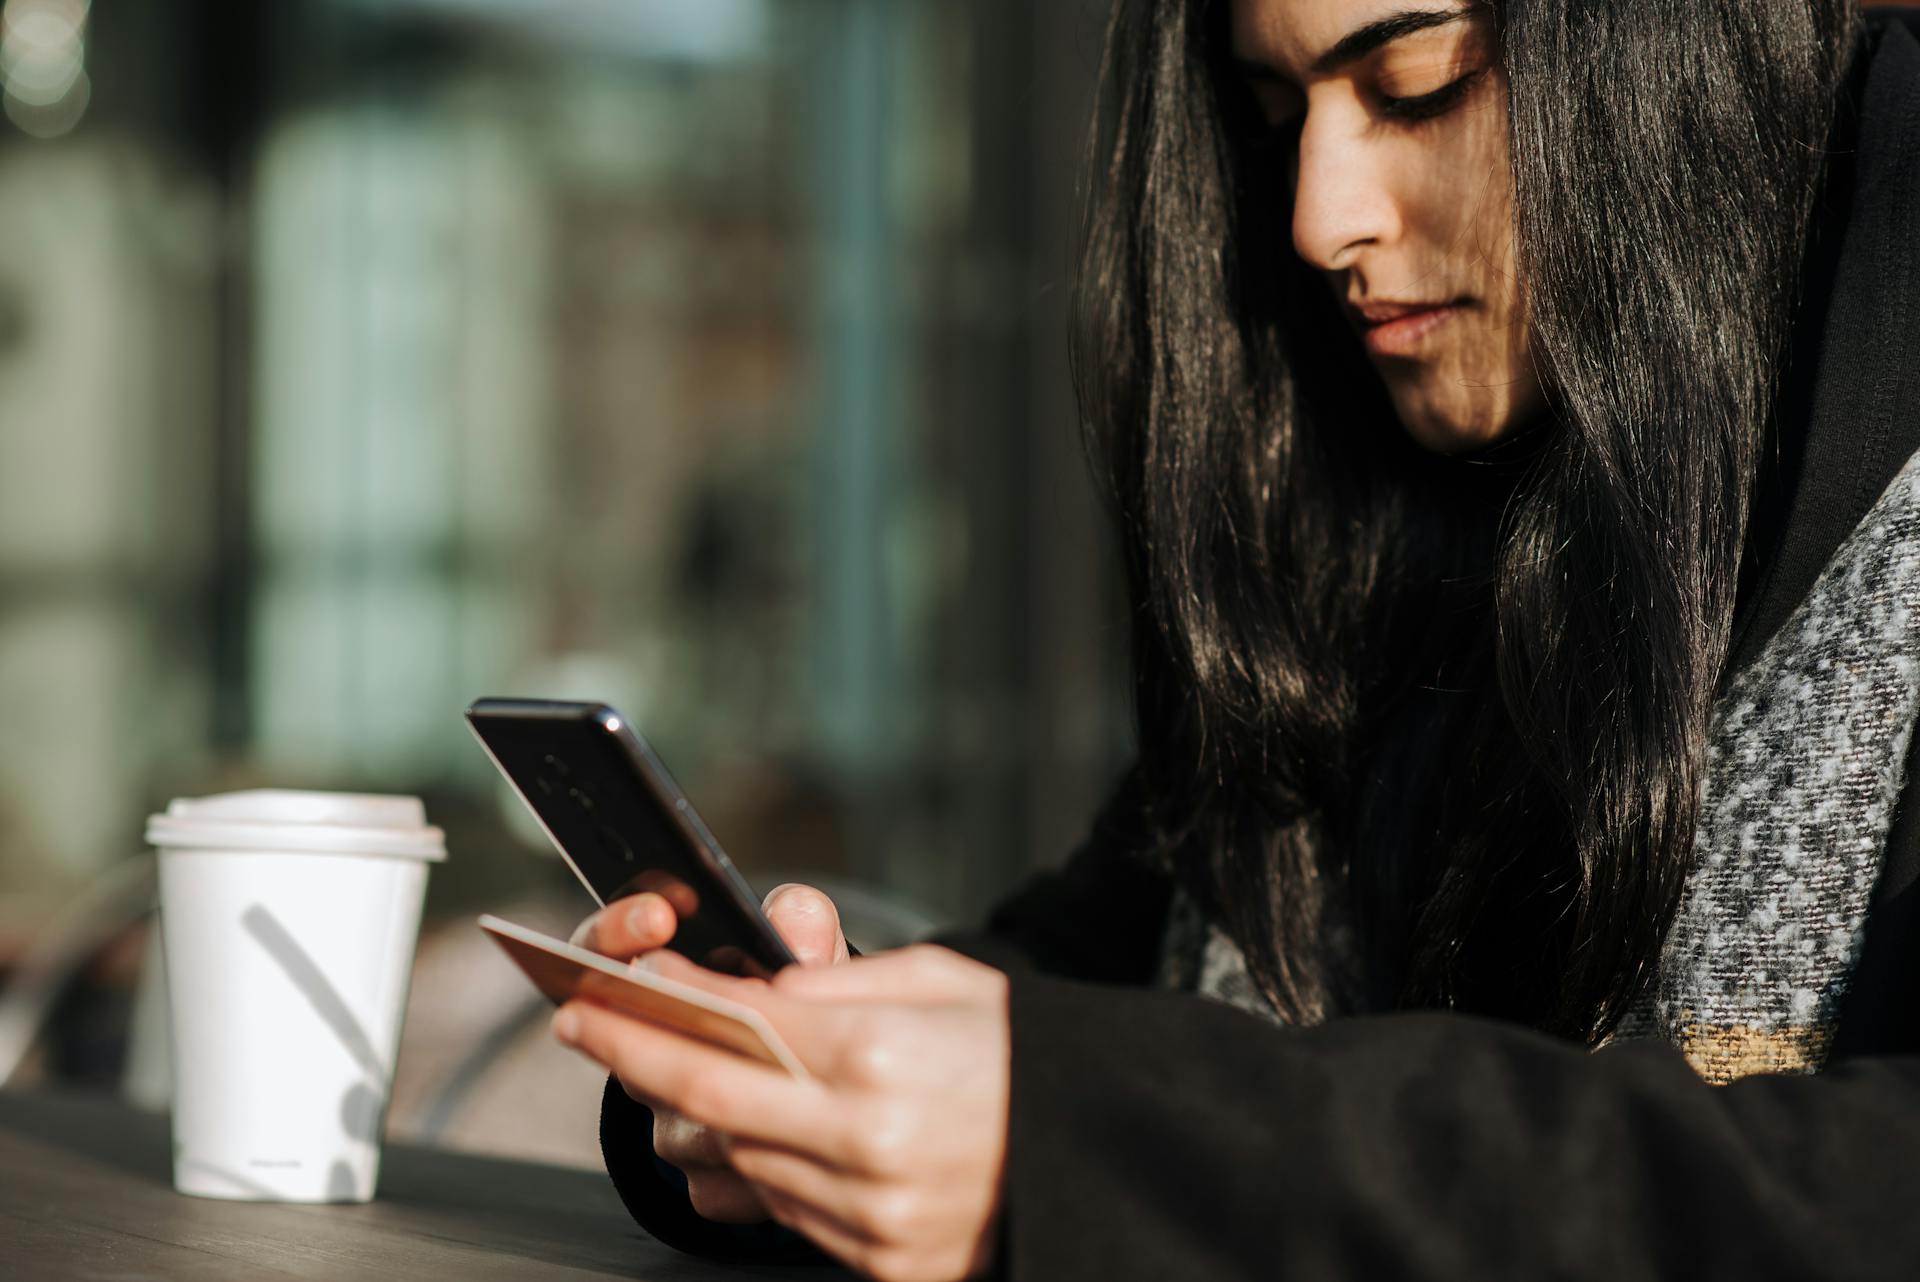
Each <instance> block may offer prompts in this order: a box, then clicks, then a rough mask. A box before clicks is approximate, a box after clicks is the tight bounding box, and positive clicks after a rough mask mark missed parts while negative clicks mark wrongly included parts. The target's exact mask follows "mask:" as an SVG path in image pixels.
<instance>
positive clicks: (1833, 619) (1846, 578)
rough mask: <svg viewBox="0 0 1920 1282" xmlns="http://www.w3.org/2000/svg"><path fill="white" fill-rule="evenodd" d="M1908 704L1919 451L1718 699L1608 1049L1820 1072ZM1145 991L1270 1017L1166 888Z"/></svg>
mask: <svg viewBox="0 0 1920 1282" xmlns="http://www.w3.org/2000/svg"><path fill="white" fill-rule="evenodd" d="M1917 709H1920V454H1915V455H1914V456H1913V457H1911V458H1909V459H1908V460H1907V463H1906V465H1905V467H1903V468H1902V469H1901V471H1900V473H1899V474H1898V475H1897V476H1896V477H1895V478H1894V480H1893V482H1892V483H1891V484H1890V485H1889V486H1888V487H1887V489H1886V490H1885V492H1883V493H1882V494H1881V496H1880V498H1879V500H1878V501H1877V502H1876V503H1875V504H1874V506H1873V508H1872V509H1871V510H1870V511H1869V512H1868V513H1867V515H1866V516H1865V517H1864V518H1863V519H1862V520H1861V521H1860V523H1859V524H1858V525H1857V526H1856V527H1855V528H1854V530H1853V532H1852V533H1851V534H1850V535H1849V536H1848V537H1847V539H1846V540H1845V541H1844V542H1843V543H1842V544H1841V545H1840V547H1839V548H1838V550H1836V551H1835V552H1834V554H1833V556H1832V557H1831V559H1829V561H1828V562H1827V564H1826V566H1825V567H1824V568H1823V569H1822V571H1821V573H1820V577H1819V578H1818V580H1816V582H1815V583H1814V585H1813V588H1812V590H1811V591H1810V592H1809V593H1808V594H1807V596H1806V597H1805V598H1804V599H1803V600H1802V601H1801V603H1800V605H1799V607H1798V608H1797V609H1796V610H1795V611H1794V612H1793V614H1792V616H1791V617H1790V618H1789V619H1788V620H1787V621H1786V623H1785V624H1784V625H1783V626H1782V627H1781V628H1780V629H1779V631H1778V632H1776V633H1775V634H1774V635H1773V637H1772V639H1771V640H1769V641H1768V643H1767V644H1766V646H1765V648H1763V649H1762V650H1761V652H1760V653H1759V655H1758V656H1756V658H1755V659H1754V661H1753V662H1752V663H1751V664H1749V665H1748V666H1747V667H1746V668H1744V669H1742V670H1741V671H1740V673H1739V674H1738V675H1737V676H1736V677H1735V678H1734V680H1733V681H1732V683H1731V684H1730V685H1729V686H1728V687H1727V689H1726V691H1725V692H1724V693H1723V694H1722V695H1721V697H1720V698H1719V700H1718V701H1717V702H1716V704H1715V705H1714V711H1713V722H1712V728H1711V734H1710V738H1709V746H1708V751H1707V772H1706V781H1705V785H1704V789H1703V792H1702V798H1701V806H1700V812H1699V821H1698V825H1697V828H1696V833H1695V840H1694V866H1693V870H1692V872H1691V873H1690V874H1689V876H1688V879H1687V883H1686V886H1685V890H1684V892H1683V898H1682V902H1681V905H1680V909H1679V912H1678V914H1677V916H1676V917H1675V919H1674V923H1673V926H1672V928H1671V930H1670V931H1669V932H1668V935H1667V939H1666V943H1665V946H1664V948H1663V950H1662V953H1661V956H1660V959H1659V963H1658V979H1657V981H1656V983H1655V984H1654V986H1653V987H1652V989H1651V990H1650V991H1649V992H1648V994H1647V995H1646V997H1645V998H1643V999H1642V1001H1641V1002H1640V1003H1639V1004H1638V1005H1637V1006H1636V1007H1635V1008H1634V1009H1633V1010H1632V1011H1631V1012H1630V1013H1629V1014H1628V1016H1627V1018H1626V1019H1625V1020H1624V1021H1623V1023H1622V1025H1621V1028H1620V1029H1619V1031H1618V1032H1617V1033H1616V1034H1615V1039H1616V1040H1618V1039H1626V1038H1644V1037H1659V1038H1664V1039H1665V1040H1667V1041H1669V1042H1670V1043H1672V1044H1673V1045H1674V1046H1676V1047H1677V1048H1678V1049H1679V1050H1680V1051H1681V1053H1682V1054H1683V1055H1685V1056H1686V1058H1687V1060H1688V1062H1689V1063H1691V1064H1692V1065H1693V1067H1694V1068H1695V1070H1696V1071H1698V1072H1699V1073H1700V1075H1701V1076H1702V1077H1703V1078H1705V1079H1706V1080H1708V1081H1710V1082H1716V1083H1724V1082H1728V1081H1732V1080H1734V1079H1735V1078H1738V1077H1742V1076H1745V1075H1747V1074H1750V1073H1759V1072H1783V1071H1784V1072H1813V1071H1816V1070H1817V1069H1819V1068H1820V1066H1821V1065H1822V1064H1823V1063H1824V1062H1825V1059H1826V1054H1827V1049H1828V1047H1829V1045H1830V1044H1831V1042H1832V1039H1833V1033H1834V1030H1835V1028H1836V1025H1837V1020H1838V1014H1839V1009H1840V1002H1841V999H1842V997H1843V996H1844V995H1845V993H1846V989H1847V984H1848V981H1849V979H1850V978H1851V976H1852V973H1853V969H1854V966H1855V963H1856V962H1857V961H1858V960H1859V956H1860V945H1861V941H1862V939H1863V938H1864V936H1865V934H1866V919H1867V904H1868V902H1869V900H1870V899H1871V897H1872V894H1873V889H1874V884H1875V882H1876V881H1877V879H1878V876H1879V871H1880V864H1881V860H1882V857H1883V855H1884V852H1885V848H1886V839H1887V834H1888V831H1889V829H1890V828H1891V827H1892V825H1893V819H1894V815H1895V812H1896V810H1897V807H1898V805H1899V801H1900V797H1901V793H1902V790H1903V789H1904V787H1905V785H1906V778H1905V775H1906V760H1907V748H1908V744H1909V742H1910V740H1911V738H1912V736H1913V731H1914V723H1915V719H1916V710H1917ZM1158 982H1159V984H1160V985H1161V986H1162V987H1167V988H1173V989H1179V990H1184V991H1191V992H1197V993H1199V994H1201V995H1204V996H1207V997H1211V998H1215V999H1217V1000H1220V1001H1225V1002H1228V1003H1230V1004H1232V1005H1235V1006H1239V1007H1241V1008H1243V1009H1246V1010H1250V1011H1254V1012H1256V1013H1258V1014H1261V1015H1264V1016H1266V1017H1267V1018H1270V1019H1274V1020H1278V1019H1279V1016H1278V1014H1277V1013H1276V1012H1275V1011H1274V1010H1273V1008H1272V1006H1271V1005H1270V1004H1269V1003H1268V1002H1267V1001H1266V999H1265V998H1264V997H1263V996H1262V995H1261V993H1260V991H1259V989H1258V987H1257V986H1256V985H1255V984H1254V982H1253V980H1252V978H1251V976H1250V975H1249V973H1248V970H1247V965H1246V960H1245V958H1244V956H1243V955H1242V954H1241V952H1240V949H1239V948H1238V947H1237V946H1236V945H1235V944H1234V943H1233V941H1232V940H1231V939H1230V938H1229V937H1228V936H1227V935H1226V933H1225V932H1224V931H1223V930H1221V929H1220V927H1219V926H1218V925H1217V924H1216V923H1213V922H1209V921H1207V920H1205V919H1204V918H1203V917H1202V915H1201V914H1200V912H1199V911H1198V909H1197V908H1196V906H1195V904H1194V902H1193V901H1192V899H1191V898H1189V897H1188V896H1186V895H1184V894H1181V893H1179V892H1176V894H1175V897H1174V902H1173V906H1172V910H1171V912H1170V913H1169V916H1168V920H1167V928H1166V934H1165V936H1164V939H1163V941H1162V947H1161V962H1160V973H1159V979H1158Z"/></svg>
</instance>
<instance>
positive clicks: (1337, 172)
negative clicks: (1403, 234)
mask: <svg viewBox="0 0 1920 1282" xmlns="http://www.w3.org/2000/svg"><path fill="white" fill-rule="evenodd" d="M1296 154H1297V157H1298V158H1297V161H1296V169H1295V171H1294V183H1293V248H1294V252H1295V253H1297V254H1299V255H1300V257H1301V258H1302V259H1304V260H1305V261H1306V262H1307V263H1309V264H1310V265H1312V266H1314V267H1317V268H1319V269H1320V270H1322V271H1329V272H1331V271H1340V270H1343V269H1345V268H1347V267H1351V266H1352V265H1353V262H1354V260H1355V259H1356V258H1358V257H1359V255H1360V254H1361V252H1362V251H1363V250H1364V249H1366V248H1367V247H1368V246H1371V245H1385V244H1391V243H1392V242H1393V241H1394V240H1395V239H1396V238H1397V237H1398V236H1399V234H1400V211H1399V207H1398V204H1397V202H1396V201H1395V199H1394V196H1393V192H1392V190H1391V188H1390V187H1389V186H1388V183H1387V175H1386V174H1385V173H1383V172H1381V166H1380V165H1379V164H1378V163H1377V162H1376V159H1375V158H1374V157H1372V156H1370V155H1369V154H1368V152H1367V149H1366V147H1365V145H1364V144H1363V143H1361V142H1359V141H1357V140H1354V139H1351V138H1339V137H1329V136H1327V133H1326V131H1318V132H1315V131H1314V130H1313V129H1312V126H1311V124H1309V125H1308V126H1307V128H1305V129H1303V130H1302V131H1301V136H1300V143H1299V151H1298V152H1297V153H1296Z"/></svg>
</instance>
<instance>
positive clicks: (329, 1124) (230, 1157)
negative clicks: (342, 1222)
mask: <svg viewBox="0 0 1920 1282" xmlns="http://www.w3.org/2000/svg"><path fill="white" fill-rule="evenodd" d="M147 840H148V841H149V842H150V843H151V844H152V845H153V847H154V848H155V850H156V851H157V852H158V853H159V862H160V921H161V936H162V943H163V945H164V947H165V951H166V966H167V990H168V991H167V997H168V1006H169V1008H170V1010H171V1012H172V1060H173V1155H174V1159H173V1184H174V1187H175V1188H176V1189H178V1190H179V1191H180V1192H182V1193H191V1194H194V1195H196V1196H200V1197H220V1198H238V1199H251V1200H266V1201H286V1202H364V1201H367V1200H368V1199H370V1198H371V1197H372V1196H373V1190H374V1184H375V1181H376V1180H377V1178H378V1175H379V1169H380V1139H381V1134H382V1131H383V1130H384V1128H385V1124H386V1109H387V1094H388V1091H389V1089H390V1087H391V1084H392V1081H393V1059H394V1052H395V1051H396V1049H397V1048H398V1046H399V1043H400V1021H401V1016H402V1014H403V1012H404V1009H405V1006H406V996H407V982H408V979H409V977H410V976H411V973H412V970H413V949H414V942H415V939H416V937H417V936H418V934H419V928H420V906H421V901H422V899H423V898H424V896H425V893H426V885H427V865H428V864H429V863H435V862H438V861H440V860H442V859H445V858H446V839H445V837H444V836H443V835H442V834H441V831H440V830H439V829H438V828H434V827H430V826H428V824H427V822H426V811H425V808H424V807H423V806H422V805H421V804H420V801H419V799H418V798H416V797H380V796H367V795H361V794H353V793H326V792H291V791H279V790H259V791H252V792H232V793H226V794H223V795H220V796H215V797H201V798H196V799H184V800H179V801H175V802H173V803H172V804H171V805H169V806H168V807H167V810H166V813H165V814H159V815H154V816H152V817H150V818H149V819H148V820H147Z"/></svg>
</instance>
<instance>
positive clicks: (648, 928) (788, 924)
mask: <svg viewBox="0 0 1920 1282" xmlns="http://www.w3.org/2000/svg"><path fill="white" fill-rule="evenodd" d="M761 907H762V908H763V909H764V910H765V912H766V914H767V920H769V921H771V922H772V923H773V928H774V929H775V930H777V931H779V932H780V937H781V938H782V939H784V940H786V941H787V947H788V948H791V949H792V950H793V955H794V956H795V957H797V958H799V959H800V964H801V965H802V966H826V965H837V964H838V963H840V962H843V961H845V960H847V955H848V954H847V937H846V936H845V935H843V934H842V933H841V932H840V911H839V909H837V908H835V907H834V905H833V900H831V899H829V898H827V896H826V895H825V894H823V893H822V892H820V891H818V890H815V889H814V888H813V887H811V886H802V885H800V884H798V883H795V882H787V883H785V884H784V885H779V886H775V887H774V888H773V889H772V890H770V891H768V892H767V898H766V901H765V903H764V904H762V905H761ZM678 925H679V919H678V918H677V917H676V916H675V914H674V911H673V905H671V904H669V903H668V902H667V901H666V900H665V899H663V898H662V897H661V896H659V895H656V894H653V893H652V892H650V891H649V892H646V893H643V894H638V895H632V896H629V897H628V898H626V899H620V900H616V901H614V902H613V903H611V904H608V905H607V906H606V907H605V908H602V909H601V910H600V911H599V912H597V913H595V914H593V916H591V917H589V918H587V919H586V920H585V921H583V922H581V923H580V926H579V928H578V929H577V930H575V931H574V932H573V942H574V943H575V944H577V945H579V946H580V947H582V948H590V949H592V950H593V951H594V952H597V953H600V954H602V955H603V956H607V957H611V958H613V959H614V960H615V961H623V962H624V961H631V960H632V959H633V958H636V957H640V956H643V955H645V954H646V953H650V952H652V951H653V950H654V949H656V948H660V947H663V946H664V945H665V944H666V943H667V942H668V941H669V940H671V939H672V938H673V932H674V929H675V927H676V926H678ZM623 1085H624V1084H623ZM628 1094H629V1095H632V1094H633V1092H632V1091H628ZM636 1098H637V1097H636ZM640 1102H641V1103H645V1104H648V1107H650V1108H653V1105H652V1104H651V1103H650V1102H649V1101H646V1100H641V1101H640ZM653 1151H654V1152H656V1153H658V1154H659V1155H660V1156H661V1157H662V1158H664V1159H665V1160H667V1161H668V1162H671V1163H672V1164H673V1165H674V1166H677V1167H679V1168H680V1169H681V1170H682V1171H684V1172H685V1173H686V1176H687V1196H688V1198H689V1200H690V1201H692V1203H693V1209H694V1211H695V1212H696V1213H698V1214H699V1215H701V1216H703V1217H705V1218H706V1219H709V1220H718V1221H721V1222H723V1223H728V1224H750V1223H753V1222H755V1221H759V1220H765V1219H770V1218H771V1216H770V1215H769V1213H768V1211H767V1208H766V1204H765V1203H763V1202H762V1201H761V1200H760V1195H759V1194H758V1193H756V1192H755V1191H754V1188H753V1185H751V1184H749V1183H748V1182H747V1181H746V1180H745V1179H744V1178H742V1177H741V1176H740V1175H739V1174H738V1173H736V1172H735V1171H734V1170H733V1168H732V1167H730V1166H728V1165H727V1163H726V1157H725V1154H724V1153H723V1151H722V1148H721V1139H720V1136H719V1134H718V1133H717V1132H714V1131H711V1130H709V1129H707V1128H706V1127H704V1126H701V1125H700V1124H699V1123H697V1122H691V1121H688V1120H687V1119H686V1118H684V1117H682V1116H681V1115H680V1114H678V1113H675V1112H673V1111H672V1110H670V1109H664V1108H654V1109H653Z"/></svg>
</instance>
